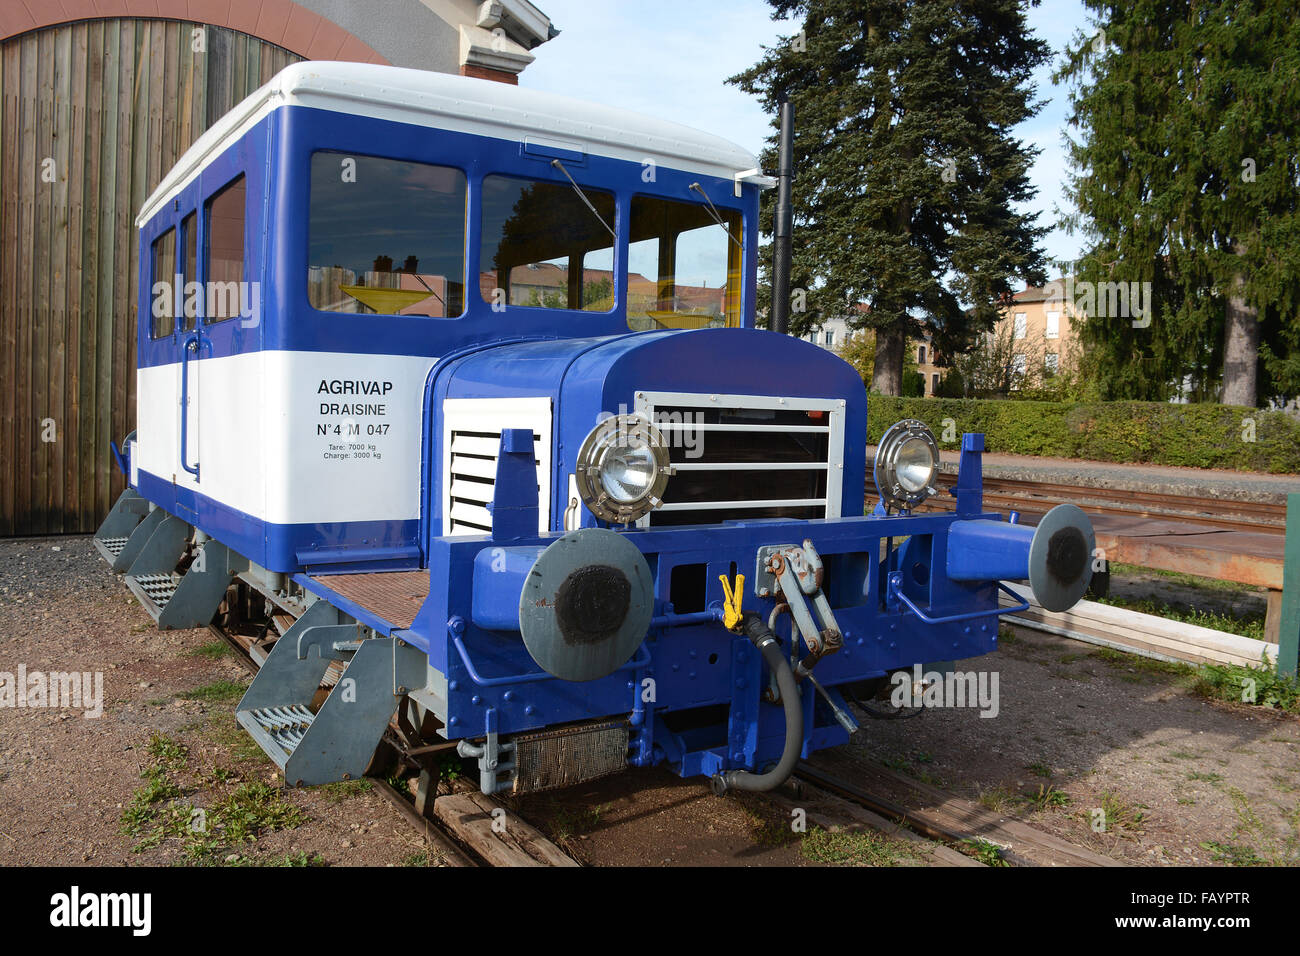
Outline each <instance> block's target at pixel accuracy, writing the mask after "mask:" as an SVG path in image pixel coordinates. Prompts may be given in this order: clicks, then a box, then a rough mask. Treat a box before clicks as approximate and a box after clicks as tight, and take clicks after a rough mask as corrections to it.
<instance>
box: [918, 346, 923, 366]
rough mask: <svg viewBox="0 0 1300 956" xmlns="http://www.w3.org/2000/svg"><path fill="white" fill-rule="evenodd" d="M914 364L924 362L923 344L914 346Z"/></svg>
mask: <svg viewBox="0 0 1300 956" xmlns="http://www.w3.org/2000/svg"><path fill="white" fill-rule="evenodd" d="M916 364H917V365H924V364H925V346H924V345H918V346H917V347H916Z"/></svg>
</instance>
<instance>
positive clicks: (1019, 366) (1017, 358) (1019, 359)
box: [1011, 352, 1025, 375]
mask: <svg viewBox="0 0 1300 956" xmlns="http://www.w3.org/2000/svg"><path fill="white" fill-rule="evenodd" d="M1011 371H1012V372H1014V373H1015V374H1016V375H1024V374H1025V353H1024V352H1017V353H1016V354H1015V355H1013V356H1012V357H1011Z"/></svg>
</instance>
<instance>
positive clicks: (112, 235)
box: [91, 20, 131, 515]
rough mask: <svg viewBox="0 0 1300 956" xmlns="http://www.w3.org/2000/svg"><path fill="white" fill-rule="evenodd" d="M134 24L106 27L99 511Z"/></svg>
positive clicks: (104, 495) (105, 487)
mask: <svg viewBox="0 0 1300 956" xmlns="http://www.w3.org/2000/svg"><path fill="white" fill-rule="evenodd" d="M128 30H129V27H124V26H123V24H122V21H120V20H110V21H108V22H107V23H106V24H105V25H104V86H103V90H104V96H103V101H102V110H103V132H102V133H101V137H100V139H101V145H100V149H101V151H102V155H103V162H102V163H101V165H100V170H99V211H100V217H99V243H98V248H99V278H98V281H97V282H96V285H95V402H94V404H95V418H94V429H93V430H94V437H93V438H92V440H91V444H92V446H93V448H94V459H93V460H94V486H95V512H96V514H99V515H102V514H107V513H108V509H109V507H110V501H109V490H110V488H109V478H108V467H109V465H108V455H107V454H106V452H107V449H108V442H109V441H110V440H111V439H110V438H109V435H110V434H111V431H112V421H111V414H112V401H113V379H112V374H113V372H112V369H113V350H114V348H115V345H114V341H113V339H114V336H113V331H114V325H115V322H114V318H115V315H116V311H115V310H116V305H117V283H116V281H115V277H116V276H119V275H120V274H121V273H120V271H119V270H120V269H121V268H123V266H122V263H121V261H120V249H121V245H122V240H119V239H118V238H117V237H118V236H119V235H120V234H121V221H120V216H121V210H120V205H119V203H120V202H121V200H120V198H119V191H120V189H121V186H122V169H123V168H124V167H125V166H126V157H125V156H124V155H123V153H122V124H123V114H124V112H126V111H125V110H124V109H123V97H124V95H125V91H129V90H130V88H131V87H130V81H129V79H124V78H123V75H122V74H123V69H124V65H123V57H122V38H123V34H124V33H126V32H128Z"/></svg>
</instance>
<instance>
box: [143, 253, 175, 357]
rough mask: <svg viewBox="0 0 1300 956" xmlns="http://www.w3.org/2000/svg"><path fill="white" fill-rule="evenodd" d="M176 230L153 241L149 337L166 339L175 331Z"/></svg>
mask: <svg viewBox="0 0 1300 956" xmlns="http://www.w3.org/2000/svg"><path fill="white" fill-rule="evenodd" d="M175 284H176V229H175V227H173V228H171V229H168V230H167V231H166V232H164V233H163V234H162V235H161V236H159V237H158V238H157V239H155V240H154V241H153V282H152V283H151V284H150V289H149V291H150V293H151V305H152V317H153V321H152V323H151V324H150V326H149V332H150V335H151V336H152V337H153V338H155V339H162V338H166V337H167V336H169V335H171V334H172V332H174V331H175V329H176V288H175Z"/></svg>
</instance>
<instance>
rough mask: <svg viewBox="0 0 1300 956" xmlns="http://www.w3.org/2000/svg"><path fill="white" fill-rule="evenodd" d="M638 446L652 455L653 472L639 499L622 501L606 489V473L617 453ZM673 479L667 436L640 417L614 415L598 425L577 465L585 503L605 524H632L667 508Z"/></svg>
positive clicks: (584, 447)
mask: <svg viewBox="0 0 1300 956" xmlns="http://www.w3.org/2000/svg"><path fill="white" fill-rule="evenodd" d="M634 443H637V444H640V445H642V446H643V447H644V448H645V449H646V450H647V451H648V452H649V453H650V456H651V458H652V459H653V464H652V469H653V470H652V474H651V476H650V480H649V481H648V482H647V484H646V487H645V489H644V490H643V491H642V492H641V493H640V494H639V495H637V497H636V498H634V499H631V500H629V501H620V500H618V499H617V498H615V497H614V496H613V495H611V494H610V493H609V491H608V490H607V488H606V487H605V483H604V481H603V478H604V475H605V469H606V467H608V463H609V461H610V459H611V457H612V454H613V453H614V452H615V451H617V450H618V449H621V448H623V449H625V448H628V447H629V446H630V445H632V444H634ZM671 475H672V466H671V464H670V463H669V459H668V444H667V442H665V441H664V437H663V434H662V433H661V432H660V431H659V429H657V428H655V426H654V425H653V424H651V422H650V421H649V420H648V419H646V418H644V417H642V416H640V415H612V416H610V417H609V418H606V419H605V420H604V421H602V422H600V423H599V424H598V425H596V427H595V428H593V429H592V430H591V431H590V432H589V433H588V435H587V437H586V438H585V439H583V442H582V447H581V448H580V449H579V450H578V459H577V462H576V464H575V465H574V481H575V482H576V484H577V486H578V494H579V495H580V496H581V498H582V503H583V504H585V505H586V506H587V508H588V510H590V511H591V513H592V514H593V515H595V516H596V517H597V518H599V519H600V520H601V521H608V522H610V523H611V524H631V523H632V522H634V521H636V520H637V519H639V518H641V517H642V516H643V515H646V514H649V513H650V512H651V511H653V510H654V509H655V508H658V507H659V506H660V505H661V504H663V494H664V488H665V487H666V486H667V484H668V479H669V477H670V476H671Z"/></svg>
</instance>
